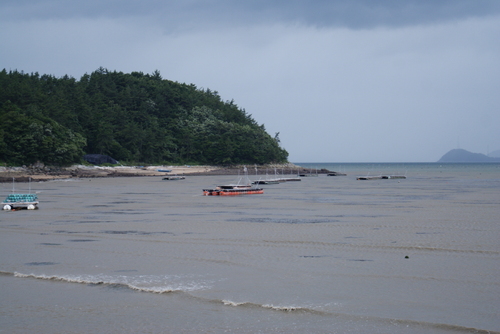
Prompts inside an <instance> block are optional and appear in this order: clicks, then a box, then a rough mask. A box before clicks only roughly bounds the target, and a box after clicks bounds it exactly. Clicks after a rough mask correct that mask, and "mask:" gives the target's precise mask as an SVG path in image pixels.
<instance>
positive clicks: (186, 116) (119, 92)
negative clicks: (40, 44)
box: [0, 68, 288, 165]
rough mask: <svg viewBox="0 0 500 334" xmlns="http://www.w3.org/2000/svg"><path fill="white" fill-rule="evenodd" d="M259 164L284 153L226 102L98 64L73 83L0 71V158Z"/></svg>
mask: <svg viewBox="0 0 500 334" xmlns="http://www.w3.org/2000/svg"><path fill="white" fill-rule="evenodd" d="M93 153H97V154H105V155H109V156H111V157H113V158H115V159H116V160H119V161H121V162H128V163H138V162H140V163H150V164H153V163H173V164H174V163H191V164H195V163H197V164H240V163H252V164H253V163H255V164H265V163H270V162H285V161H286V160H287V158H288V153H287V152H286V150H284V149H283V148H281V147H280V145H279V138H278V135H276V136H275V137H274V138H273V137H271V136H270V135H269V134H268V133H267V132H266V130H265V128H264V125H258V124H257V123H256V122H255V120H253V119H252V117H251V116H250V115H248V114H247V113H246V112H245V110H243V109H240V108H239V107H238V106H237V105H236V104H235V103H234V102H233V101H230V102H229V101H226V102H225V101H222V100H221V98H220V96H219V95H218V93H217V92H216V91H211V90H210V89H206V90H203V89H198V88H197V87H196V86H195V85H193V84H191V85H188V84H181V83H177V82H173V81H169V80H164V79H162V77H161V75H160V73H159V72H158V71H155V72H154V73H153V74H144V73H141V72H132V73H130V74H124V73H122V72H116V71H113V72H111V71H108V70H106V69H103V68H99V69H98V70H97V71H95V72H93V73H92V74H90V75H88V74H85V75H83V76H82V77H81V79H80V80H79V81H78V80H76V79H74V78H72V77H68V76H64V77H62V78H56V77H54V76H51V75H39V74H38V73H31V74H26V73H23V72H18V71H10V72H7V71H6V70H5V69H4V70H3V71H1V72H0V161H3V162H5V163H9V164H31V163H34V162H36V161H41V162H44V163H46V164H61V165H63V164H71V163H77V162H80V161H81V158H82V156H83V155H84V154H93Z"/></svg>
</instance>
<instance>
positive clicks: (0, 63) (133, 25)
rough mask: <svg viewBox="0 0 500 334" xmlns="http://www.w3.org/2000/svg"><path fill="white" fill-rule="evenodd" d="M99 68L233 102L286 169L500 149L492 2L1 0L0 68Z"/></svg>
mask: <svg viewBox="0 0 500 334" xmlns="http://www.w3.org/2000/svg"><path fill="white" fill-rule="evenodd" d="M101 66H102V67H104V68H107V69H108V70H111V71H113V70H116V71H121V72H125V73H130V72H132V71H141V72H144V73H152V72H154V71H155V70H159V71H160V73H161V75H162V77H163V78H164V79H169V80H173V81H178V82H184V83H188V84H190V83H193V84H195V85H196V86H197V87H199V88H210V89H211V90H215V91H218V92H219V94H220V95H221V97H222V98H223V99H224V100H232V99H234V102H235V103H236V104H237V105H238V106H240V107H241V108H244V109H245V110H246V112H247V113H248V114H251V115H252V117H253V118H254V119H255V120H256V121H257V122H258V123H259V124H264V125H265V127H266V129H267V131H268V132H269V133H270V134H271V135H272V136H274V135H275V133H277V132H279V133H280V135H279V137H280V139H281V143H282V145H283V147H284V148H286V149H287V150H288V152H289V153H290V156H289V160H290V161H292V162H433V161H437V160H438V159H439V158H440V157H441V156H442V155H444V154H445V153H446V152H448V151H449V150H451V149H454V148H463V149H466V150H468V151H471V152H475V153H485V154H486V153H488V151H489V152H491V151H494V150H498V149H500V1H497V0H405V1H403V0H377V1H375V0H329V1H327V0H274V1H273V0H253V1H250V0H248V1H245V0H85V1H80V0H75V1H71V0H46V1H39V0H3V1H1V2H0V68H5V69H7V70H19V71H24V72H27V73H31V72H38V73H40V74H52V75H55V76H57V77H60V76H63V75H65V74H68V75H70V76H73V77H75V78H76V79H80V77H81V76H82V75H83V74H85V73H91V72H93V71H95V70H96V69H98V68H99V67H101Z"/></svg>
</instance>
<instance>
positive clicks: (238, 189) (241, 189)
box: [203, 167, 264, 196]
mask: <svg viewBox="0 0 500 334" xmlns="http://www.w3.org/2000/svg"><path fill="white" fill-rule="evenodd" d="M243 171H244V172H245V175H244V177H242V178H240V179H239V180H238V182H237V183H230V184H224V185H220V186H217V187H215V188H213V189H203V195H205V196H232V195H252V194H263V193H264V189H262V188H255V187H253V185H252V182H251V181H250V179H249V178H248V171H247V168H246V167H244V169H243Z"/></svg>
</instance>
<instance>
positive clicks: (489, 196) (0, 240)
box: [0, 163, 500, 333]
mask: <svg viewBox="0 0 500 334" xmlns="http://www.w3.org/2000/svg"><path fill="white" fill-rule="evenodd" d="M297 164H298V165H300V166H303V167H306V168H311V169H312V170H313V172H314V171H315V169H316V168H317V169H321V168H327V169H329V170H332V171H341V172H343V173H346V174H347V175H346V176H333V177H330V176H326V175H319V176H317V177H304V178H302V179H301V181H300V182H286V183H280V184H275V185H263V187H264V188H265V192H264V194H263V195H246V196H234V197H230V198H226V197H219V196H202V189H203V188H210V187H213V186H215V185H218V184H225V183H233V182H234V181H235V176H191V177H190V176H188V177H187V178H186V179H185V180H181V181H162V179H161V177H138V178H134V177H130V178H106V179H75V180H69V181H49V182H40V183H34V184H31V191H32V192H37V193H38V197H39V200H40V208H39V209H38V210H34V211H28V210H22V211H17V212H0V254H1V255H0V333H492V332H497V333H498V332H500V241H499V240H500V164H438V163H435V164H423V163H421V164H403V163H400V164H338V163H337V164H325V163H309V164H306V163H297ZM249 171H250V172H251V168H249ZM278 172H279V171H278ZM284 172H285V173H289V171H284ZM386 174H387V175H391V174H392V175H396V174H397V175H406V177H407V178H406V179H389V180H368V181H360V180H356V177H357V176H367V175H371V176H376V175H386ZM250 177H251V178H255V177H256V176H253V175H251V176H250ZM11 189H12V185H11V184H0V195H1V196H7V194H8V193H9V192H10V191H11ZM16 190H17V191H19V192H24V191H26V192H27V190H28V185H27V184H22V183H19V184H16ZM2 199H3V198H2Z"/></svg>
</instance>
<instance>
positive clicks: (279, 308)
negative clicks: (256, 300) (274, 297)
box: [262, 304, 303, 312]
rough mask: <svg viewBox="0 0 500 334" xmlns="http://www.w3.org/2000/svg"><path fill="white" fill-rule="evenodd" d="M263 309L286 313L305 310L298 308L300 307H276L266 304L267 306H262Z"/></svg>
mask: <svg viewBox="0 0 500 334" xmlns="http://www.w3.org/2000/svg"><path fill="white" fill-rule="evenodd" d="M262 307H264V308H269V309H272V310H277V311H286V312H293V311H299V310H302V309H303V308H302V307H298V306H274V305H272V304H265V305H262Z"/></svg>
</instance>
